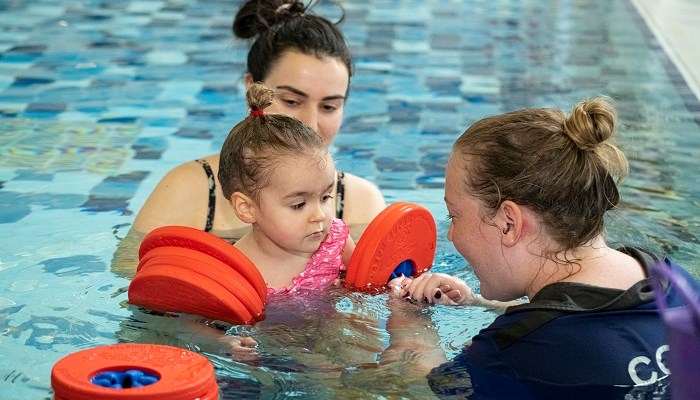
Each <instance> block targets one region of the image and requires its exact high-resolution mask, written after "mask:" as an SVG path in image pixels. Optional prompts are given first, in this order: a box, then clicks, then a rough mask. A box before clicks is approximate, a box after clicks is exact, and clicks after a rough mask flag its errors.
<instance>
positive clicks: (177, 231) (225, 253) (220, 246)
mask: <svg viewBox="0 0 700 400" xmlns="http://www.w3.org/2000/svg"><path fill="white" fill-rule="evenodd" d="M161 246H173V247H184V248H188V249H192V250H197V251H200V252H202V253H205V254H208V255H210V256H212V257H214V258H216V259H218V260H220V261H222V262H223V263H224V264H226V265H229V266H231V267H232V268H234V269H236V270H237V271H238V272H239V273H240V274H241V275H243V276H244V277H245V278H246V280H247V281H248V282H250V283H251V284H252V285H253V287H254V288H255V290H256V291H257V292H258V295H259V296H260V298H261V299H262V301H263V303H265V302H266V301H267V285H266V284H265V279H263V277H262V275H261V274H260V271H258V268H257V267H256V266H255V265H254V264H253V262H252V261H250V259H248V257H246V256H245V255H244V254H243V253H241V251H240V250H238V249H237V248H236V247H234V246H232V245H231V244H230V243H228V242H227V241H225V240H223V239H221V238H219V237H217V236H214V235H212V234H211V233H208V232H204V231H200V230H199V229H195V228H190V227H187V226H162V227H160V228H156V229H154V230H152V231H151V232H149V233H148V234H147V235H146V236H145V237H144V238H143V240H142V241H141V245H140V246H139V259H141V258H142V257H144V255H145V254H146V253H147V252H149V251H150V250H152V249H154V248H156V247H161Z"/></svg>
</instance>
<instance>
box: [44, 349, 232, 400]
mask: <svg viewBox="0 0 700 400" xmlns="http://www.w3.org/2000/svg"><path fill="white" fill-rule="evenodd" d="M130 369H137V370H142V371H147V372H148V373H149V374H152V375H155V376H157V377H159V380H158V381H157V382H155V383H152V384H150V385H147V386H142V387H133V388H128V389H114V388H108V387H102V386H99V385H97V384H94V383H92V382H91V381H90V380H91V379H92V378H93V377H94V376H95V375H97V374H100V373H102V372H106V371H126V370H130ZM51 387H52V388H53V390H54V393H55V395H54V396H55V397H54V398H55V399H56V400H61V399H64V400H94V399H104V400H117V399H127V400H135V399H148V400H161V399H162V400H165V399H167V400H192V399H202V400H216V399H218V397H219V388H218V386H217V384H216V379H215V377H214V367H213V366H212V364H211V362H210V361H209V360H207V359H206V358H205V357H203V356H201V355H199V354H197V353H194V352H191V351H189V350H185V349H180V348H177V347H171V346H163V345H154V344H117V345H111V346H102V347H96V348H92V349H87V350H81V351H78V352H76V353H73V354H70V355H68V356H66V357H63V358H62V359H60V360H59V361H58V362H57V363H56V364H55V365H54V366H53V369H52V370H51Z"/></svg>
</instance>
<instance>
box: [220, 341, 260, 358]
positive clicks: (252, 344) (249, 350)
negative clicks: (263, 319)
mask: <svg viewBox="0 0 700 400" xmlns="http://www.w3.org/2000/svg"><path fill="white" fill-rule="evenodd" d="M219 341H220V342H221V343H223V344H224V346H226V348H225V349H224V351H225V352H226V353H227V354H230V355H231V357H232V358H234V359H237V360H241V361H245V360H253V359H255V358H257V355H256V354H255V348H256V347H257V346H258V342H256V341H255V339H253V338H252V337H250V336H246V337H239V336H230V335H225V336H221V337H220V338H219Z"/></svg>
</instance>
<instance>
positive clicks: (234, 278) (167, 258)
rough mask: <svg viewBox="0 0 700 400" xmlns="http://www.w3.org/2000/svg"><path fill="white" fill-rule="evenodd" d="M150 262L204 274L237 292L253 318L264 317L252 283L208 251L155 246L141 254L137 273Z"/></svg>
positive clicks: (260, 300)
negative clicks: (207, 252) (205, 252)
mask: <svg viewBox="0 0 700 400" xmlns="http://www.w3.org/2000/svg"><path fill="white" fill-rule="evenodd" d="M149 264H161V265H173V266H177V267H180V268H185V269H190V270H192V271H194V272H197V273H199V274H202V275H204V276H207V277H208V278H210V279H211V280H214V281H216V282H218V283H219V284H220V285H221V286H223V287H225V288H226V289H228V290H229V291H230V292H231V293H232V294H233V295H234V296H236V298H238V300H240V302H241V303H243V305H244V306H245V307H246V308H247V309H248V311H249V312H250V313H251V315H253V317H254V318H255V320H256V321H261V320H263V319H264V313H263V309H264V304H263V301H262V299H260V296H258V293H257V292H256V291H255V288H254V287H253V286H252V285H251V283H250V282H248V281H247V280H246V279H245V277H243V275H241V274H239V273H238V271H236V270H235V269H233V268H231V267H229V266H228V265H226V264H224V263H223V262H221V261H219V260H218V259H216V258H214V257H212V256H210V255H208V254H204V253H201V252H199V251H196V250H192V249H188V248H182V247H173V246H161V247H156V248H154V249H152V250H150V251H149V252H147V253H146V254H145V255H144V256H143V257H142V258H141V261H140V262H139V266H138V268H137V270H136V271H137V273H136V275H137V276H138V275H139V271H141V270H142V268H144V267H145V266H147V265H149Z"/></svg>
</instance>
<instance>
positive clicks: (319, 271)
mask: <svg viewBox="0 0 700 400" xmlns="http://www.w3.org/2000/svg"><path fill="white" fill-rule="evenodd" d="M349 234H350V229H349V228H348V226H347V225H346V224H345V222H344V221H343V220H342V219H339V218H334V219H333V221H331V226H330V228H329V229H328V236H327V237H326V240H324V241H323V242H321V245H320V246H319V248H318V250H316V251H315V252H314V254H313V255H312V256H311V260H310V261H309V263H308V264H306V269H305V270H304V271H303V272H302V273H301V274H299V275H297V276H295V277H294V278H292V284H291V285H289V286H287V287H285V288H281V289H279V290H275V289H273V288H271V287H269V286H268V288H267V293H268V294H270V295H279V294H284V293H294V292H296V291H300V290H322V289H325V288H327V287H328V286H329V285H330V284H331V283H332V282H333V281H334V280H335V279H336V278H338V275H339V273H340V271H343V270H345V264H343V249H344V248H345V241H346V240H347V238H348V235H349Z"/></svg>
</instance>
